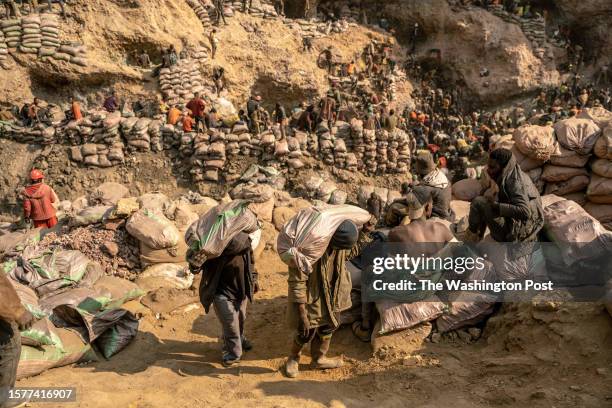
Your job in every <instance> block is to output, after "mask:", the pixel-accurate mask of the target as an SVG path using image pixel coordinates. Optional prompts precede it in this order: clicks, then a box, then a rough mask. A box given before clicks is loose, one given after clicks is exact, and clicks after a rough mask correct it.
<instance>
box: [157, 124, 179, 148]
mask: <svg viewBox="0 0 612 408" xmlns="http://www.w3.org/2000/svg"><path fill="white" fill-rule="evenodd" d="M179 133H180V130H179V129H178V127H176V126H174V125H171V124H169V123H166V124H165V125H164V126H163V127H162V128H161V136H162V143H163V148H164V150H172V149H176V148H178V147H179V146H180V143H181V136H180V134H179Z"/></svg>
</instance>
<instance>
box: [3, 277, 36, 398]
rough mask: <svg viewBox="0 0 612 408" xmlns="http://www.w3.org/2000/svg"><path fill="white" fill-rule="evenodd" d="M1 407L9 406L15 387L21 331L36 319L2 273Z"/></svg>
mask: <svg viewBox="0 0 612 408" xmlns="http://www.w3.org/2000/svg"><path fill="white" fill-rule="evenodd" d="M0 299H2V300H1V301H0V407H2V408H4V407H11V406H15V404H8V403H7V400H8V392H9V389H11V388H13V387H14V386H15V379H16V377H17V365H18V364H19V356H20V354H21V336H20V334H19V331H20V330H27V329H29V328H30V327H31V326H32V323H33V321H34V317H33V316H32V314H31V313H30V312H29V311H28V310H26V309H25V308H24V307H23V306H22V304H21V301H20V300H19V296H18V295H17V292H16V291H15V288H14V287H13V285H12V284H11V282H10V281H9V278H8V277H7V276H6V275H5V274H4V273H0Z"/></svg>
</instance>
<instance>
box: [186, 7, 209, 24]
mask: <svg viewBox="0 0 612 408" xmlns="http://www.w3.org/2000/svg"><path fill="white" fill-rule="evenodd" d="M187 4H189V7H191V8H192V9H193V11H194V12H195V13H196V15H197V16H198V18H199V19H200V21H201V22H202V26H203V27H204V28H207V27H210V26H211V21H210V14H209V11H208V10H209V9H210V8H211V7H212V4H208V7H204V6H203V5H202V3H201V2H200V1H199V0H187Z"/></svg>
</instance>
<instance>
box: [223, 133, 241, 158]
mask: <svg viewBox="0 0 612 408" xmlns="http://www.w3.org/2000/svg"><path fill="white" fill-rule="evenodd" d="M223 137H224V138H225V154H226V155H227V156H228V157H230V158H234V159H235V158H236V156H238V155H239V154H240V136H238V135H236V134H234V133H228V134H225V135H224V136H223Z"/></svg>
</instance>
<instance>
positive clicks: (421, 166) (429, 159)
mask: <svg viewBox="0 0 612 408" xmlns="http://www.w3.org/2000/svg"><path fill="white" fill-rule="evenodd" d="M435 169H436V165H435V163H434V160H433V156H432V155H431V153H429V152H423V153H420V154H419V155H418V156H417V159H416V172H417V173H418V174H419V175H421V176H425V175H427V174H429V173H431V172H432V171H434V170H435Z"/></svg>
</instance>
